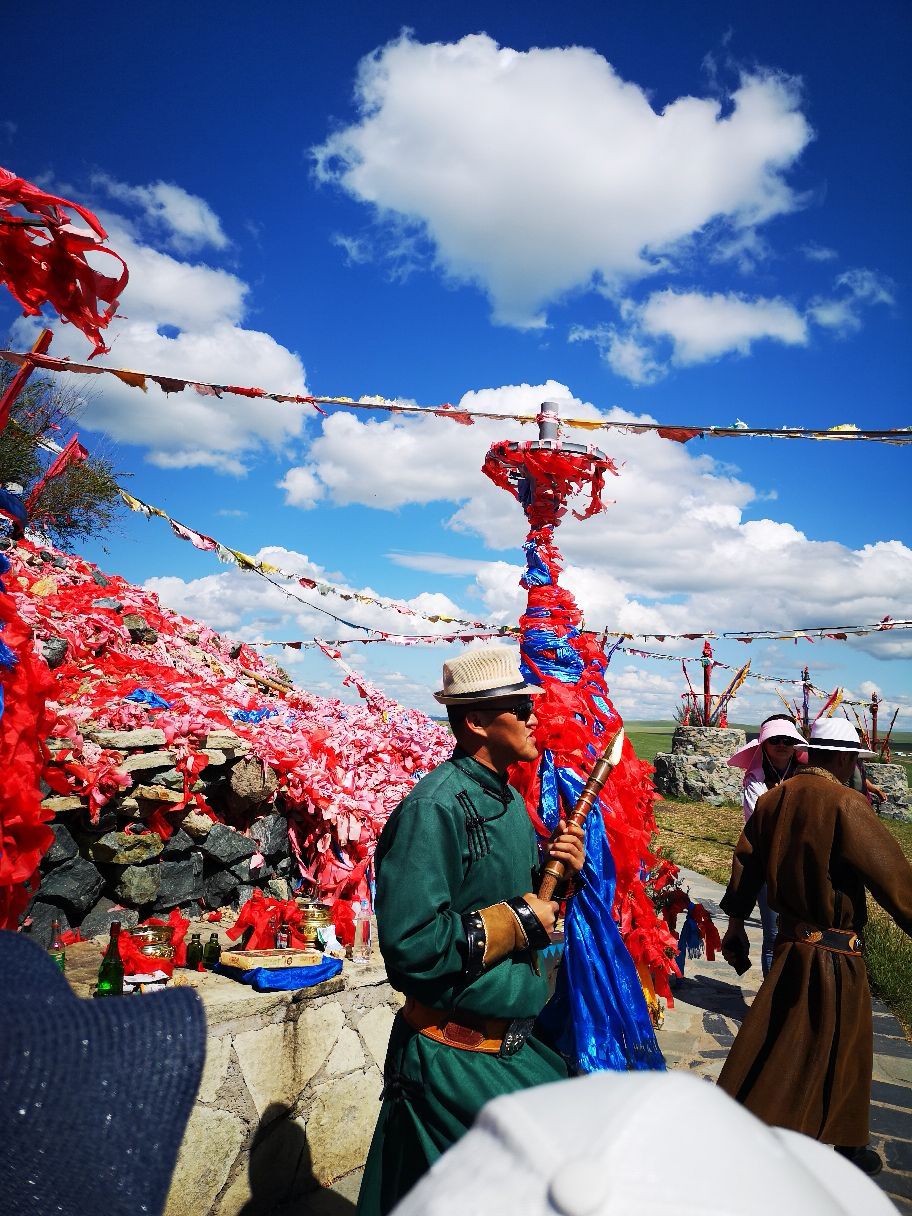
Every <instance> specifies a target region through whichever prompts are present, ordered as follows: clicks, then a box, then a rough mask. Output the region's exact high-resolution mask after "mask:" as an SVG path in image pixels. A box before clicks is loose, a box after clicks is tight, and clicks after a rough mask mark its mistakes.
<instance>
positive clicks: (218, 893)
mask: <svg viewBox="0 0 912 1216" xmlns="http://www.w3.org/2000/svg"><path fill="white" fill-rule="evenodd" d="M237 889H238V879H237V876H236V875H234V874H232V873H231V871H230V870H216V871H215V873H214V874H210V875H209V877H208V878H207V879H206V880H205V882H204V884H203V898H204V900H205V901H206V907H207V908H222V907H224V906H225V905H226V904H230V903H231V901H232V899H233V898H234V897H235V895H236V894H237Z"/></svg>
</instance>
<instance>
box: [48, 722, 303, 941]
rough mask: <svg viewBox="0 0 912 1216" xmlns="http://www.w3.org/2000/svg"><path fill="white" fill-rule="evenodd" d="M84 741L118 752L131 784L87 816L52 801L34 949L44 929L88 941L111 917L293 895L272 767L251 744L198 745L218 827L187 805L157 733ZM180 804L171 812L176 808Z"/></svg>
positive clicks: (94, 733)
mask: <svg viewBox="0 0 912 1216" xmlns="http://www.w3.org/2000/svg"><path fill="white" fill-rule="evenodd" d="M84 734H85V738H86V739H87V740H89V741H90V742H91V743H94V744H97V745H98V746H100V747H103V748H106V749H110V750H111V751H113V752H115V753H117V754H118V755H119V756H120V757H121V761H120V763H119V765H118V767H119V768H120V769H121V770H122V771H124V772H126V773H128V774H129V776H130V778H131V781H132V784H131V785H130V787H129V788H128V789H125V790H122V791H118V792H117V793H116V794H115V796H114V797H113V798H111V800H110V801H109V802H107V803H106V804H105V806H103V807H102V808H101V811H100V813H98V814H97V815H96V817H95V819H94V820H93V818H92V815H91V814H90V811H89V802H88V799H87V798H86V797H85V796H83V797H78V796H75V795H63V796H61V795H57V794H52V793H51V792H50V790H47V789H45V795H46V796H45V798H44V801H43V803H42V806H44V807H45V808H46V809H47V810H51V811H53V812H54V820H53V823H52V825H51V827H52V829H53V832H54V843H53V844H52V845H51V848H50V849H49V850H48V852H47V853H46V854H45V856H44V857H43V858H42V861H41V884H40V887H39V889H38V893H37V895H36V896H35V898H34V900H33V901H32V903H31V905H30V907H29V909H28V913H27V915H28V916H29V917H30V920H31V923H30V926H29V931H30V933H31V934H32V936H33V937H34V939H35V940H36V941H37V942H38V944H39V945H41V946H44V947H47V946H48V945H49V944H50V940H51V922H52V921H53V920H59V921H60V923H61V926H62V927H63V928H64V929H70V928H72V929H77V928H78V929H79V930H80V932H81V933H82V935H83V936H84V937H91V936H93V935H96V934H101V933H107V931H108V928H109V926H110V924H111V921H112V920H119V921H121V923H123V924H124V925H126V926H128V927H132V926H133V925H136V924H137V923H138V922H139V921H140V920H145V919H146V918H147V917H149V916H161V915H164V916H167V915H168V913H169V911H170V910H171V908H179V909H180V910H181V911H182V912H183V913H185V914H186V915H188V916H191V917H192V916H195V915H198V913H199V910H200V907H205V908H212V909H215V908H222V907H232V908H235V909H237V908H238V907H240V906H241V905H242V904H243V903H244V902H246V900H247V899H249V898H250V895H251V894H252V892H253V890H254V888H256V887H259V888H260V889H262V891H263V892H264V894H266V895H268V896H271V897H273V898H275V899H288V898H289V897H290V895H291V889H290V886H289V883H290V881H291V880H292V878H293V876H294V875H296V874H297V873H298V869H297V866H296V865H295V863H294V860H293V858H292V856H291V853H290V849H289V844H288V824H287V821H286V819H285V816H284V814H283V813H282V806H281V802H280V801H279V802H277V801H276V787H277V779H276V775H275V773H274V772H273V771H272V769H270V768H268V767H264V765H263V764H262V763H261V762H260V761H259V760H257V759H255V758H253V757H251V756H248V752H249V750H250V745H249V744H248V743H247V742H246V741H245V740H244V739H241V738H239V737H238V736H237V735H235V734H234V733H232V732H231V731H227V730H222V731H214V732H212V733H211V734H210V735H208V736H207V738H206V740H205V755H206V758H207V760H208V764H207V765H206V767H205V768H203V770H202V771H201V772H200V773H199V775H198V776H197V777H196V779H195V780H194V781H193V783H192V785H191V786H190V791H191V793H202V794H203V795H204V796H205V799H206V802H207V803H208V805H209V806H210V807H212V808H213V810H214V811H215V812H216V814H218V815H219V817H220V818H221V819H223V820H224V822H220V823H213V821H212V820H211V819H210V818H209V816H207V815H204V814H202V813H201V812H200V811H199V810H197V809H196V806H195V803H193V802H191V803H190V804H189V805H188V806H181V804H182V803H183V802H184V774H183V772H182V771H181V770H180V767H179V765H180V763H181V760H180V756H179V754H178V753H177V752H176V751H175V750H174V749H172V748H169V747H168V746H167V745H166V743H165V736H164V733H163V732H162V731H161V730H158V729H156V728H152V727H145V728H143V729H140V730H99V729H96V730H93V729H91V728H90V727H88V726H87V727H86V728H85V731H84ZM49 746H50V749H51V754H52V756H58V755H59V756H66V755H67V754H68V747H69V744H68V742H67V741H66V740H55V739H51V740H49ZM177 807H180V809H178V810H175V809H174V808H177ZM157 812H166V822H167V823H168V824H169V825H170V826H171V827H172V828H173V829H174V830H173V833H172V835H171V836H169V837H168V839H167V840H163V839H162V837H161V836H160V835H159V834H158V833H157V832H155V831H152V830H150V828H149V826H148V825H149V821H150V820H153V821H154V816H155V815H156V813H157Z"/></svg>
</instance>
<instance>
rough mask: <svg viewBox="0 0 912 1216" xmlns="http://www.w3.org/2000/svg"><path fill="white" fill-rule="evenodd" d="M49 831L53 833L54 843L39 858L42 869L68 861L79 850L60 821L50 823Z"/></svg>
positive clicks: (45, 869)
mask: <svg viewBox="0 0 912 1216" xmlns="http://www.w3.org/2000/svg"><path fill="white" fill-rule="evenodd" d="M51 831H52V832H53V833H54V843H53V844H52V845H51V847H50V848H49V849H48V851H47V852H46V853H45V855H44V856H43V857H42V859H41V868H42V870H44V871H47V870H52V869H53V868H54V866H59V865H60V864H61V863H62V862H64V861H69V860H70V858H71V857H75V856H76V854H77V853H78V852H79V846H78V845H77V843H76V841H75V840H74V839H73V837H72V836H71V835H70V833H69V832H68V831H67V829H66V828H65V827H64V826H63V824H62V823H52V824H51Z"/></svg>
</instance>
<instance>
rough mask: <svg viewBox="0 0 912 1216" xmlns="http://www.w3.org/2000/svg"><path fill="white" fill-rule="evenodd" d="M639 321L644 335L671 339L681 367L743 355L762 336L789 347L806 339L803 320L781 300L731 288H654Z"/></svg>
mask: <svg viewBox="0 0 912 1216" xmlns="http://www.w3.org/2000/svg"><path fill="white" fill-rule="evenodd" d="M639 319H640V324H641V325H642V327H643V329H644V330H645V332H646V333H648V334H650V335H653V336H655V337H666V338H669V339H670V340H671V342H672V345H673V355H672V359H673V362H675V363H677V364H680V365H686V364H689V363H705V362H706V361H707V360H709V359H717V358H719V356H720V355H724V354H727V353H729V352H730V351H736V352H737V353H738V354H741V355H746V354H747V353H748V352H749V351H750V348H751V345H752V344H753V343H754V342H757V341H760V340H761V339H764V338H767V339H772V340H774V341H777V342H783V343H785V344H786V345H788V346H803V345H804V344H805V343H806V342H807V326H806V324H805V322H804V318H803V317H802V316H801V315H800V313H798V311H797V310H796V309H795V308H794V307H793V306H792V305H791V304H788V303H787V302H786V301H785V300H766V299H755V300H748V299H745V298H744V297H742V296H739V295H734V294H733V293H731V292H729V293H728V294H725V295H723V294H720V293H715V294H713V295H710V296H707V295H701V294H700V293H699V292H696V291H688V292H678V291H673V290H670V289H669V290H667V291H660V292H655V293H653V294H652V295H651V296H650V297H649V299H648V300H647V301H646V303H645V304H644V305H643V307H642V309H641V310H640V313H639Z"/></svg>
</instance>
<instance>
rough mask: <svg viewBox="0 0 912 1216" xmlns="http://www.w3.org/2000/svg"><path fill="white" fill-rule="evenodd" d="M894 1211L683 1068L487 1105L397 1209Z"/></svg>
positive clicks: (612, 1213)
mask: <svg viewBox="0 0 912 1216" xmlns="http://www.w3.org/2000/svg"><path fill="white" fill-rule="evenodd" d="M469 1213H471V1216H552V1214H555V1216H641V1214H643V1213H648V1216H791V1214H792V1213H800V1214H801V1216H842V1214H843V1213H844V1214H845V1216H861V1213H864V1216H895V1208H894V1207H893V1205H892V1204H891V1203H890V1201H889V1200H888V1199H887V1197H886V1196H885V1195H884V1194H883V1193H882V1192H881V1191H880V1189H879V1188H878V1187H877V1185H876V1184H875V1183H873V1182H872V1181H871V1180H870V1179H869V1178H866V1177H865V1175H864V1174H862V1172H861V1171H860V1170H859V1169H858V1168H857V1167H856V1166H854V1165H851V1164H850V1163H849V1162H848V1161H845V1160H844V1159H843V1158H842V1157H840V1156H839V1155H838V1154H837V1153H834V1152H833V1150H832V1149H830V1148H828V1147H826V1146H825V1145H822V1144H818V1143H817V1141H815V1140H810V1139H809V1138H808V1137H807V1136H801V1135H798V1133H797V1132H787V1131H783V1130H781V1129H778V1128H769V1127H767V1126H766V1125H765V1124H763V1123H761V1122H760V1120H759V1119H755V1118H754V1116H753V1115H751V1114H749V1113H748V1112H747V1111H746V1110H745V1109H744V1108H743V1107H741V1106H739V1105H738V1104H737V1103H736V1102H734V1101H733V1100H732V1099H731V1098H729V1097H728V1096H727V1095H726V1094H724V1093H723V1092H722V1091H721V1090H720V1089H717V1088H716V1086H715V1085H712V1084H709V1083H707V1082H706V1081H702V1080H698V1079H697V1078H696V1077H694V1076H690V1075H688V1074H687V1073H675V1072H668V1073H608V1072H603V1073H595V1074H593V1075H591V1076H586V1077H578V1078H575V1079H574V1080H570V1081H559V1082H557V1083H555V1084H553V1085H541V1086H539V1087H537V1088H535V1089H527V1090H523V1091H522V1092H520V1093H516V1094H509V1095H506V1096H505V1097H502V1098H496V1099H495V1100H494V1101H493V1102H489V1103H488V1105H487V1106H485V1107H484V1109H483V1110H482V1111H481V1113H480V1114H479V1116H478V1118H477V1120H476V1121H475V1124H474V1126H473V1127H472V1129H471V1131H469V1132H468V1134H467V1135H465V1136H464V1137H463V1138H462V1140H460V1141H459V1143H458V1144H456V1145H454V1147H453V1148H451V1149H450V1150H449V1152H447V1153H445V1154H444V1156H443V1157H442V1158H441V1159H440V1160H439V1161H438V1162H437V1164H436V1165H435V1166H434V1168H433V1169H432V1170H431V1171H430V1173H429V1174H427V1175H426V1176H425V1177H424V1178H423V1179H422V1180H421V1181H420V1182H419V1183H418V1185H417V1186H416V1187H415V1188H414V1190H413V1191H411V1193H410V1194H408V1195H407V1196H406V1197H405V1199H403V1200H402V1202H401V1203H400V1204H399V1205H398V1206H397V1207H396V1208H395V1210H394V1213H393V1216H467V1214H469Z"/></svg>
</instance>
